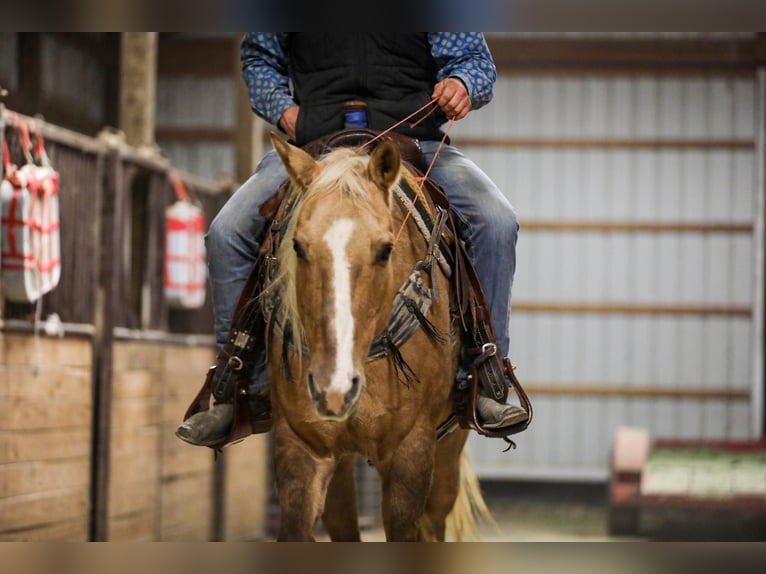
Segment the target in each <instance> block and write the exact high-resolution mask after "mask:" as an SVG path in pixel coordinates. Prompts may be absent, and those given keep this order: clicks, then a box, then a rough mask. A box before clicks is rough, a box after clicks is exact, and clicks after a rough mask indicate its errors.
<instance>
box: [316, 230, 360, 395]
mask: <svg viewBox="0 0 766 574" xmlns="http://www.w3.org/2000/svg"><path fill="white" fill-rule="evenodd" d="M353 229H354V222H353V221H351V220H350V219H338V220H337V221H335V222H334V223H333V224H332V225H331V226H330V229H328V230H327V232H326V233H325V234H324V237H323V239H324V241H325V243H327V245H328V246H329V247H330V252H331V253H332V263H333V264H332V270H333V283H334V285H335V352H336V355H335V372H334V373H333V375H332V380H331V381H330V388H329V389H328V390H330V391H334V392H337V393H343V394H345V393H347V392H348V391H349V390H350V389H351V378H352V375H351V374H352V373H353V371H354V362H353V358H352V356H353V348H354V316H353V315H352V314H351V276H350V274H349V264H348V257H347V256H346V247H347V246H348V242H349V240H350V239H351V232H352V231H353Z"/></svg>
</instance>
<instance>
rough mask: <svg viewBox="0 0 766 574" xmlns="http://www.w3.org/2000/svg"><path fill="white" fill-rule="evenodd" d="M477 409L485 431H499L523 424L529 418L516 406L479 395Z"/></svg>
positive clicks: (525, 412) (527, 414)
mask: <svg viewBox="0 0 766 574" xmlns="http://www.w3.org/2000/svg"><path fill="white" fill-rule="evenodd" d="M476 406H477V409H478V411H479V415H480V416H481V418H482V425H483V426H484V428H486V429H500V428H505V427H509V426H512V425H517V424H519V423H523V422H524V421H526V420H527V419H528V418H529V413H527V411H525V410H524V409H522V408H521V407H517V406H516V405H507V404H503V403H498V402H497V401H495V400H493V399H491V398H489V397H485V396H484V395H479V396H478V397H477V405H476Z"/></svg>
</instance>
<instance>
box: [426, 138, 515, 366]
mask: <svg viewBox="0 0 766 574" xmlns="http://www.w3.org/2000/svg"><path fill="white" fill-rule="evenodd" d="M420 143H421V147H422V149H423V153H424V155H425V159H426V162H427V164H430V163H431V160H432V158H433V156H434V153H435V152H436V149H437V148H438V146H439V142H435V141H422V142H420ZM429 177H430V178H431V179H433V180H434V181H435V182H436V183H438V184H439V185H440V186H441V187H442V188H443V189H444V192H445V193H446V195H447V199H449V201H450V204H451V205H452V206H453V207H454V208H455V210H456V211H457V212H458V213H459V214H460V215H461V216H463V218H464V219H465V220H466V221H467V226H466V230H465V233H466V237H464V239H465V240H466V244H467V247H468V254H469V256H470V257H471V260H472V262H473V264H474V267H475V268H476V273H477V275H478V277H479V282H480V283H481V287H482V289H483V290H484V294H485V295H486V297H487V304H488V305H489V307H490V314H491V315H492V327H493V329H494V331H495V336H496V337H497V343H498V346H499V349H498V351H499V352H500V353H502V356H503V357H508V356H509V352H510V349H509V346H510V332H509V327H510V323H509V314H510V311H511V289H512V287H513V275H514V273H515V271H516V240H517V237H518V232H519V224H518V221H517V219H516V213H515V211H514V210H513V207H512V206H511V204H510V202H509V201H508V200H507V199H506V197H505V196H504V195H503V194H502V192H501V191H500V190H499V189H498V187H497V186H496V185H495V184H494V183H493V182H492V180H491V179H490V178H489V177H488V176H487V175H486V174H485V173H484V172H483V171H482V170H481V169H480V168H479V167H478V166H477V165H476V164H475V163H474V162H473V161H471V160H470V159H468V158H467V157H465V156H464V155H463V154H462V153H461V152H460V151H459V150H458V149H457V148H455V147H453V146H449V145H444V146H442V149H441V151H440V152H439V155H438V156H437V158H436V162H435V164H434V166H433V168H431V173H430V174H429Z"/></svg>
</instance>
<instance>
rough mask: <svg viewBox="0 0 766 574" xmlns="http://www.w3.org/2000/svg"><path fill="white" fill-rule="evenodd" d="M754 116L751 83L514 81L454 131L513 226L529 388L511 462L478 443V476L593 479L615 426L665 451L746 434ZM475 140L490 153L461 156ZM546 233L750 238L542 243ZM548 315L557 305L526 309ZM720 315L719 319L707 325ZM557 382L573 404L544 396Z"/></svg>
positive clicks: (518, 349)
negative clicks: (491, 141)
mask: <svg viewBox="0 0 766 574" xmlns="http://www.w3.org/2000/svg"><path fill="white" fill-rule="evenodd" d="M755 114H756V110H755V83H754V79H753V78H749V77H736V76H727V77H716V76H712V75H711V76H704V77H703V76H698V77H693V76H688V75H685V76H683V77H680V76H679V77H671V76H667V75H662V76H657V77H653V76H615V75H610V76H605V75H602V76H595V75H593V76H575V77H572V76H567V77H559V76H539V75H538V76H513V77H507V78H502V77H501V78H500V79H499V81H498V85H497V87H496V94H495V99H494V101H493V102H492V103H491V104H490V105H489V106H487V107H486V108H484V109H482V110H478V111H474V112H473V113H472V114H471V115H469V117H468V118H467V119H465V120H463V121H461V122H459V123H458V124H456V125H455V126H454V127H453V129H452V131H451V134H450V135H451V136H453V140H454V141H455V143H456V144H457V145H460V146H461V147H462V148H463V150H464V151H465V152H466V154H467V155H468V156H469V157H471V158H473V159H474V160H475V161H476V162H477V163H478V164H479V165H480V166H481V167H482V168H484V169H485V170H486V171H487V173H488V174H489V175H490V176H491V177H492V178H493V179H494V180H495V182H496V183H497V184H498V185H499V187H500V188H501V189H502V190H503V192H504V193H505V194H506V195H507V197H508V198H509V199H510V201H511V203H512V204H513V205H514V207H515V208H516V210H517V213H518V216H519V220H520V222H521V227H522V230H521V235H520V238H519V244H518V266H517V276H516V281H515V285H514V294H513V298H514V310H513V311H512V313H511V315H512V321H511V331H512V333H511V355H512V360H513V361H514V363H515V364H517V365H518V370H517V373H518V375H519V377H520V379H521V381H522V382H523V383H525V386H528V387H529V388H534V389H537V390H538V391H539V392H538V393H537V394H535V393H532V397H531V398H532V400H533V404H534V407H535V420H534V422H533V424H532V426H531V427H530V428H529V429H528V430H527V431H525V432H524V433H523V434H521V435H519V437H518V443H519V448H518V449H517V450H516V451H511V452H510V453H502V449H503V448H504V444H503V443H502V442H501V441H495V440H492V439H486V438H482V437H480V436H478V435H476V434H473V435H472V437H471V439H470V448H471V453H472V457H473V460H474V464H475V465H476V468H477V472H478V473H479V475H480V476H483V477H494V478H513V477H517V478H518V477H535V478H547V479H563V480H568V479H583V480H603V479H605V478H606V476H607V474H608V465H609V449H610V446H611V441H612V438H613V434H614V431H615V430H616V428H617V427H618V426H621V425H636V426H640V427H643V428H646V429H647V430H649V432H650V433H651V435H652V436H653V437H662V438H672V437H676V438H732V439H734V438H747V437H749V436H750V432H751V431H750V430H749V429H751V428H752V426H753V425H752V424H751V422H752V421H751V420H750V418H751V408H750V404H749V397H748V396H747V394H746V393H747V392H748V390H749V389H750V386H751V380H752V369H751V365H752V356H751V355H752V352H753V350H752V344H751V341H752V337H753V333H752V328H751V320H750V316H749V315H747V311H748V310H749V309H750V307H751V305H752V301H753V294H752V277H753V271H754V270H753V259H754V253H753V240H752V233H751V232H749V231H748V225H750V224H752V223H753V220H754V201H755V197H756V195H755V189H756V186H755V167H756V162H755V153H754V147H753V142H754V139H755V126H756V123H757V122H756V118H755ZM477 138H497V140H498V141H497V143H496V145H487V144H486V142H484V143H481V144H479V143H477V144H476V145H471V141H477V140H476V139H477ZM500 139H502V140H503V141H504V142H505V143H504V144H502V143H501V142H500V141H499V140H500ZM461 141H462V142H464V143H462V144H461ZM674 142H675V143H674ZM541 221H549V222H550V221H553V222H557V223H566V222H570V223H571V222H583V221H585V222H609V223H619V222H622V223H643V224H649V225H655V224H658V223H665V224H668V225H671V226H672V225H675V224H678V223H687V224H701V225H703V226H704V225H705V224H711V223H721V224H724V225H726V224H742V225H741V227H738V228H736V229H735V228H726V227H724V228H722V229H719V230H717V231H708V232H703V231H696V232H694V231H679V230H677V229H673V228H667V229H655V230H652V229H647V230H630V229H627V230H620V231H615V230H599V229H597V228H593V229H574V228H572V229H570V228H565V229H560V230H552V229H549V228H539V227H535V224H536V223H540V222H541ZM525 224H527V225H528V227H529V229H527V228H525ZM541 303H545V304H552V305H553V307H554V309H551V310H548V311H536V310H534V309H530V304H541ZM561 304H568V305H571V306H574V308H575V309H576V308H577V306H582V305H592V306H599V305H603V304H609V305H617V306H624V307H626V308H627V309H626V310H625V311H624V312H620V311H619V309H612V310H611V311H608V312H605V311H602V312H596V311H594V312H584V311H582V310H580V311H572V310H568V311H567V310H561V309H558V310H557V309H556V308H555V307H556V306H560V305H561ZM636 306H644V307H648V308H654V307H657V306H668V307H669V308H672V307H683V308H688V307H690V306H696V307H702V308H703V311H702V312H689V313H679V312H674V311H673V310H672V309H670V310H668V311H667V312H657V311H655V312H636V311H635V308H636ZM712 308H719V309H720V308H723V310H722V311H720V312H717V313H712V312H711V313H705V312H704V309H712ZM631 309H632V310H633V311H631ZM567 386H571V387H572V389H573V392H572V394H563V391H561V392H559V393H557V394H551V393H549V392H545V389H546V388H550V387H556V388H559V387H563V388H566V387H567ZM585 387H590V388H592V387H598V388H599V389H600V391H599V392H590V393H589V392H583V391H582V389H583V388H585ZM646 388H649V389H653V390H654V391H659V394H658V393H656V392H655V393H648V394H646V395H644V394H642V389H646ZM677 389H680V391H678V392H679V395H677V396H676V395H673V392H675V391H676V390H677ZM728 390H733V391H741V392H740V394H739V395H738V396H736V397H733V398H732V397H727V396H726V391H728ZM665 391H667V392H665ZM697 391H699V393H702V394H704V392H705V391H709V392H713V391H715V392H716V393H718V394H716V395H715V396H714V397H702V398H700V397H699V396H697V395H698V394H699V393H698V392H697ZM718 391H720V392H718ZM684 392H687V393H690V394H689V395H688V396H682V395H683V394H684ZM626 393H632V394H626ZM663 393H664V394H663Z"/></svg>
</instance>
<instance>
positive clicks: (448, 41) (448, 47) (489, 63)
mask: <svg viewBox="0 0 766 574" xmlns="http://www.w3.org/2000/svg"><path fill="white" fill-rule="evenodd" d="M428 41H429V43H430V45H431V55H432V56H433V57H434V60H436V64H437V66H438V67H439V72H438V73H437V76H436V80H437V81H439V82H440V81H442V80H443V79H445V78H449V77H455V78H459V79H460V80H462V82H463V83H464V84H465V87H466V88H467V89H468V96H469V97H470V98H471V107H472V109H474V110H477V109H479V108H480V107H482V106H484V105H485V104H488V103H489V102H490V101H491V100H492V96H493V90H494V85H495V81H496V80H497V69H496V68H495V62H494V61H493V59H492V54H491V53H490V51H489V47H488V46H487V41H486V39H485V38H484V34H482V33H481V32H429V33H428Z"/></svg>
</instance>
